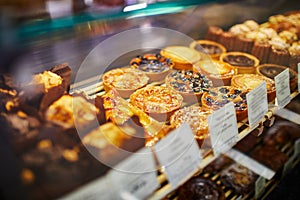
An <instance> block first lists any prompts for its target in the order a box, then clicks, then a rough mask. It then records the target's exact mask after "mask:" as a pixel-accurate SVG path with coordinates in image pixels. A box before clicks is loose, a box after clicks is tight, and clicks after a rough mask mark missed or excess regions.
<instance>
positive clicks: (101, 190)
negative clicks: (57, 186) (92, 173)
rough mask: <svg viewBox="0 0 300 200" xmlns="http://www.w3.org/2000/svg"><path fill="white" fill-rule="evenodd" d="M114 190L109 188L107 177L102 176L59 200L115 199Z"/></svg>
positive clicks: (109, 183)
mask: <svg viewBox="0 0 300 200" xmlns="http://www.w3.org/2000/svg"><path fill="white" fill-rule="evenodd" d="M114 189H115V188H113V187H111V182H110V179H109V177H107V176H103V177H101V178H99V179H97V180H95V181H92V182H91V183H88V184H87V185H85V186H83V187H81V188H79V189H77V190H75V191H74V192H72V193H70V194H68V195H66V196H64V197H61V198H59V199H60V200H82V199H85V200H99V199H116V196H115V190H114Z"/></svg>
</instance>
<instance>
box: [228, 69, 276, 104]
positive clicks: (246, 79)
mask: <svg viewBox="0 0 300 200" xmlns="http://www.w3.org/2000/svg"><path fill="white" fill-rule="evenodd" d="M263 82H265V83H266V89H267V98H268V102H272V101H274V99H275V97H276V89H275V82H274V80H272V79H270V78H267V77H265V76H262V75H258V74H238V75H234V76H233V77H232V79H231V85H232V86H234V87H237V88H240V89H242V90H246V91H251V90H253V89H255V88H256V87H258V86H259V85H260V84H262V83H263Z"/></svg>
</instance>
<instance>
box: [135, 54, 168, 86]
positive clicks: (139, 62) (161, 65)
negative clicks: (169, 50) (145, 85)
mask: <svg viewBox="0 0 300 200" xmlns="http://www.w3.org/2000/svg"><path fill="white" fill-rule="evenodd" d="M130 65H131V67H132V68H136V69H139V70H141V71H143V72H144V73H146V75H147V76H148V77H149V78H150V80H149V81H150V82H153V81H161V80H163V79H164V78H165V76H166V75H167V74H168V73H169V72H170V70H171V69H172V68H173V63H172V61H171V60H170V59H168V58H165V57H163V56H162V55H160V54H145V55H142V56H137V57H136V58H133V59H132V60H131V61H130Z"/></svg>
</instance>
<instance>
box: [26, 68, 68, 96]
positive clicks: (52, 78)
mask: <svg viewBox="0 0 300 200" xmlns="http://www.w3.org/2000/svg"><path fill="white" fill-rule="evenodd" d="M62 81H63V79H62V78H61V77H60V76H59V75H57V74H55V73H53V72H51V71H44V72H43V73H40V74H35V75H33V77H32V80H31V82H29V83H28V85H38V84H42V85H44V89H45V92H48V90H49V89H50V88H53V87H55V86H58V85H61V84H62Z"/></svg>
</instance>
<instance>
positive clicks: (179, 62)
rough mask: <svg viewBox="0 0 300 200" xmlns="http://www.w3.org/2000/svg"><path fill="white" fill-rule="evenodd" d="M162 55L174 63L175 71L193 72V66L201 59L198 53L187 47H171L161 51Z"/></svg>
mask: <svg viewBox="0 0 300 200" xmlns="http://www.w3.org/2000/svg"><path fill="white" fill-rule="evenodd" d="M160 54H161V55H162V56H164V57H166V58H169V59H171V60H172V61H173V63H174V69H179V70H192V69H193V64H194V63H196V62H197V61H198V60H200V59H201V56H200V54H199V52H198V51H196V50H195V49H192V48H189V47H185V46H169V47H166V48H164V49H162V50H161V51H160Z"/></svg>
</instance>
